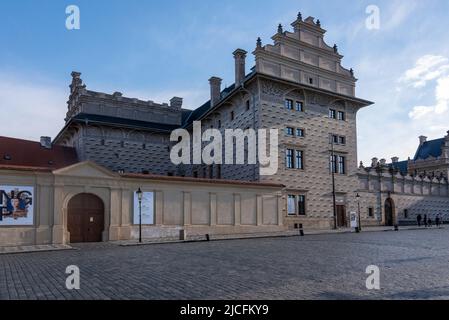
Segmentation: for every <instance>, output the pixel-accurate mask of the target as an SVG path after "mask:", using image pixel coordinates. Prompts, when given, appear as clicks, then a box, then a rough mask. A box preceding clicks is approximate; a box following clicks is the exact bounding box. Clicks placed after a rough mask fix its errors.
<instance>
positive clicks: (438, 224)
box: [435, 214, 440, 228]
mask: <svg viewBox="0 0 449 320" xmlns="http://www.w3.org/2000/svg"><path fill="white" fill-rule="evenodd" d="M435 223H436V225H437V228H439V227H440V215H439V214H437V217H436V218H435Z"/></svg>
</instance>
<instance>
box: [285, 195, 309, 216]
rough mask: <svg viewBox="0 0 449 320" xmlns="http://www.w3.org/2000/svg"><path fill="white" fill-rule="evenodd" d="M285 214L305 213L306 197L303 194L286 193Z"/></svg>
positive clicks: (302, 214) (301, 214) (303, 214)
mask: <svg viewBox="0 0 449 320" xmlns="http://www.w3.org/2000/svg"><path fill="white" fill-rule="evenodd" d="M287 214H288V215H289V216H295V215H300V216H305V215H306V197H305V196H304V195H294V194H290V195H288V199H287Z"/></svg>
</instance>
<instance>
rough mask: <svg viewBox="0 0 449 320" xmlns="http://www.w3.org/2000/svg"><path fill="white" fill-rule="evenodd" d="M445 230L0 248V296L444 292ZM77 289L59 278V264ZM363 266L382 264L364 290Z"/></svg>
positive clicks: (447, 288)
mask: <svg viewBox="0 0 449 320" xmlns="http://www.w3.org/2000/svg"><path fill="white" fill-rule="evenodd" d="M448 239H449V230H447V229H431V230H430V229H429V230H424V229H423V230H410V231H399V232H393V231H389V232H365V233H361V234H354V233H351V234H324V235H310V236H306V237H302V238H301V237H287V238H263V239H245V240H228V241H211V242H193V243H179V244H155V245H146V246H131V247H121V246H117V245H114V244H110V243H102V244H84V245H77V246H76V249H77V250H69V251H54V252H37V253H26V254H12V255H1V256H0V298H1V299H270V300H271V299H275V300H284V299H287V300H296V299H449V268H448V267H447V266H448V263H449V250H448ZM68 265H76V266H78V267H79V268H80V275H81V277H80V278H81V283H80V285H81V288H80V290H73V291H70V290H68V289H66V287H65V281H66V277H67V276H68V275H66V274H65V270H66V267H67V266H68ZM368 265H377V266H379V268H380V272H381V279H380V284H381V290H379V291H369V290H367V289H366V286H365V281H366V278H367V276H368V275H367V274H365V269H366V267H367V266H368Z"/></svg>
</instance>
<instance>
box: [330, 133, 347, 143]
mask: <svg viewBox="0 0 449 320" xmlns="http://www.w3.org/2000/svg"><path fill="white" fill-rule="evenodd" d="M330 143H333V144H342V145H344V144H346V137H344V136H338V135H336V134H331V135H330Z"/></svg>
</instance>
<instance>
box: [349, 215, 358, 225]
mask: <svg viewBox="0 0 449 320" xmlns="http://www.w3.org/2000/svg"><path fill="white" fill-rule="evenodd" d="M349 216H350V217H351V228H357V227H358V226H359V221H358V220H357V213H355V212H351V213H350V214H349Z"/></svg>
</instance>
